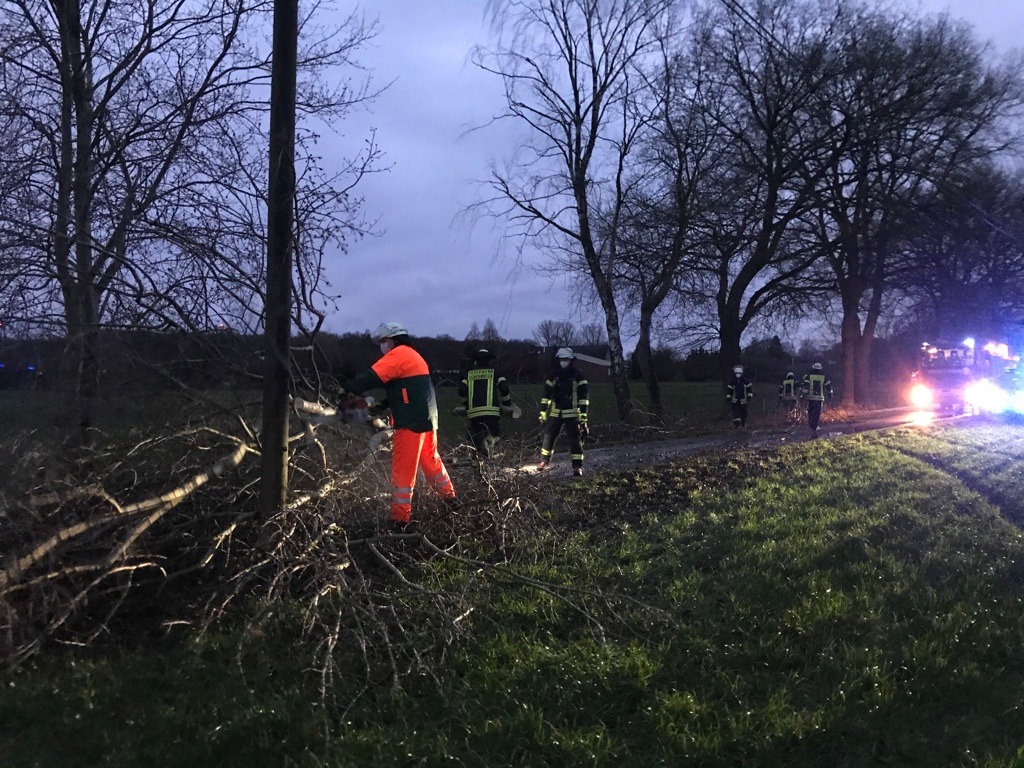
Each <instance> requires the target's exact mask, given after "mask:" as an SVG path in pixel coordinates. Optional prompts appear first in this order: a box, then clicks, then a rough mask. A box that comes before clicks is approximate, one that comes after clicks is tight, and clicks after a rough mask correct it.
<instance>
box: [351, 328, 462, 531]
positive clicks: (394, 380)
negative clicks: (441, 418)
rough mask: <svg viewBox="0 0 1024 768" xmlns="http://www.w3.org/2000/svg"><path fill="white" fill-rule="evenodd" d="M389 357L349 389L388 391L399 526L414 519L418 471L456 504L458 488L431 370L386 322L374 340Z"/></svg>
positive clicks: (393, 515)
mask: <svg viewBox="0 0 1024 768" xmlns="http://www.w3.org/2000/svg"><path fill="white" fill-rule="evenodd" d="M370 336H371V338H372V339H373V341H374V342H376V343H377V344H379V345H380V351H381V354H382V355H383V357H381V359H380V360H378V361H377V362H376V363H374V364H373V365H372V366H371V367H370V368H369V369H367V370H365V371H363V372H362V373H360V374H357V375H356V376H355V377H354V378H353V379H352V380H351V381H349V382H347V383H346V384H345V385H344V388H345V389H346V390H347V391H349V392H352V393H354V394H357V395H361V394H363V392H365V391H366V390H368V389H374V388H383V389H384V392H385V394H386V402H387V405H388V407H390V408H391V421H392V426H393V427H394V428H395V435H394V438H393V439H392V454H391V484H392V495H391V519H392V520H393V521H394V522H395V523H396V524H398V525H399V526H405V525H407V524H408V523H409V522H411V520H412V493H413V487H414V486H415V484H416V470H417V469H420V468H421V469H422V470H423V475H424V476H425V477H426V479H427V484H428V485H430V487H431V488H433V489H434V491H435V492H436V493H437V494H438V495H439V496H441V498H443V499H449V500H454V499H455V487H454V486H453V485H452V481H451V478H450V477H448V470H447V469H445V466H444V462H442V461H441V456H440V454H439V453H438V451H437V399H436V398H435V396H434V385H433V382H431V380H430V369H429V368H428V367H427V362H426V361H425V360H424V359H423V358H422V357H421V356H420V353H419V352H417V351H416V350H415V349H413V348H412V347H411V346H409V334H408V331H406V330H405V328H404V327H403V326H402V325H400V324H398V323H382V324H381V325H379V326H378V327H377V328H376V329H375V330H374V331H373V333H372V334H371V335H370Z"/></svg>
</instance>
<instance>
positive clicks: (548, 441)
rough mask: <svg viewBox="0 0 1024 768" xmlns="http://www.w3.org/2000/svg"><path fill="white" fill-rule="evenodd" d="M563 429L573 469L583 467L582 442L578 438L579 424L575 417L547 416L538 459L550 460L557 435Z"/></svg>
mask: <svg viewBox="0 0 1024 768" xmlns="http://www.w3.org/2000/svg"><path fill="white" fill-rule="evenodd" d="M563 426H564V427H565V429H566V431H567V432H568V433H569V451H570V454H569V455H570V457H571V459H572V466H573V468H574V469H579V468H580V467H582V466H583V440H582V439H581V438H580V422H579V419H577V418H576V417H575V416H566V417H562V416H549V417H548V420H547V421H546V422H545V423H544V442H543V443H542V444H541V449H540V457H541V459H542V460H545V461H546V460H548V459H550V458H551V454H552V453H554V452H555V451H554V449H555V441H556V440H557V439H558V433H559V432H561V431H562V427H563Z"/></svg>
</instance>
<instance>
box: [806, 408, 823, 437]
mask: <svg viewBox="0 0 1024 768" xmlns="http://www.w3.org/2000/svg"><path fill="white" fill-rule="evenodd" d="M822 405H823V403H822V402H821V400H808V401H807V426H809V427H810V428H811V431H812V432H817V431H818V421H819V420H820V419H821V406H822Z"/></svg>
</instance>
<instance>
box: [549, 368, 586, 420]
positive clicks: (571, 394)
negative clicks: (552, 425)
mask: <svg viewBox="0 0 1024 768" xmlns="http://www.w3.org/2000/svg"><path fill="white" fill-rule="evenodd" d="M589 407H590V400H589V385H588V384H587V379H586V377H585V376H584V375H583V372H582V371H580V369H579V368H577V367H576V366H575V365H570V366H569V367H568V368H559V369H558V370H556V371H554V372H552V373H551V374H550V375H549V376H548V378H547V380H546V381H545V382H544V396H543V397H542V398H541V400H540V411H541V413H542V414H547V415H549V416H552V417H554V418H556V419H557V418H566V419H572V418H575V419H578V420H579V421H580V423H582V424H585V423H586V422H587V410H588V409H589Z"/></svg>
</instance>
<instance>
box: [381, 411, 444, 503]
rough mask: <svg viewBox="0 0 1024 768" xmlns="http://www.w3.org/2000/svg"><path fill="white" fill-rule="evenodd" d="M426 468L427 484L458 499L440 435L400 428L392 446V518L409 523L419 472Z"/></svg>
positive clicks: (424, 472)
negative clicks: (440, 447) (440, 450)
mask: <svg viewBox="0 0 1024 768" xmlns="http://www.w3.org/2000/svg"><path fill="white" fill-rule="evenodd" d="M418 469H422V470H423V476H424V477H425V478H426V479H427V485H429V486H430V487H431V488H433V489H434V492H435V493H437V495H438V496H441V497H442V498H445V499H454V498H455V487H454V486H453V485H452V480H451V478H450V477H448V470H447V469H445V468H444V463H443V462H442V461H441V455H440V454H439V453H438V452H437V432H436V431H434V432H413V431H412V430H411V429H401V428H400V429H396V430H395V435H394V437H393V438H392V443H391V485H392V492H391V519H392V520H395V521H398V522H400V523H407V522H409V520H410V519H411V518H412V491H413V486H415V485H416V470H418Z"/></svg>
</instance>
